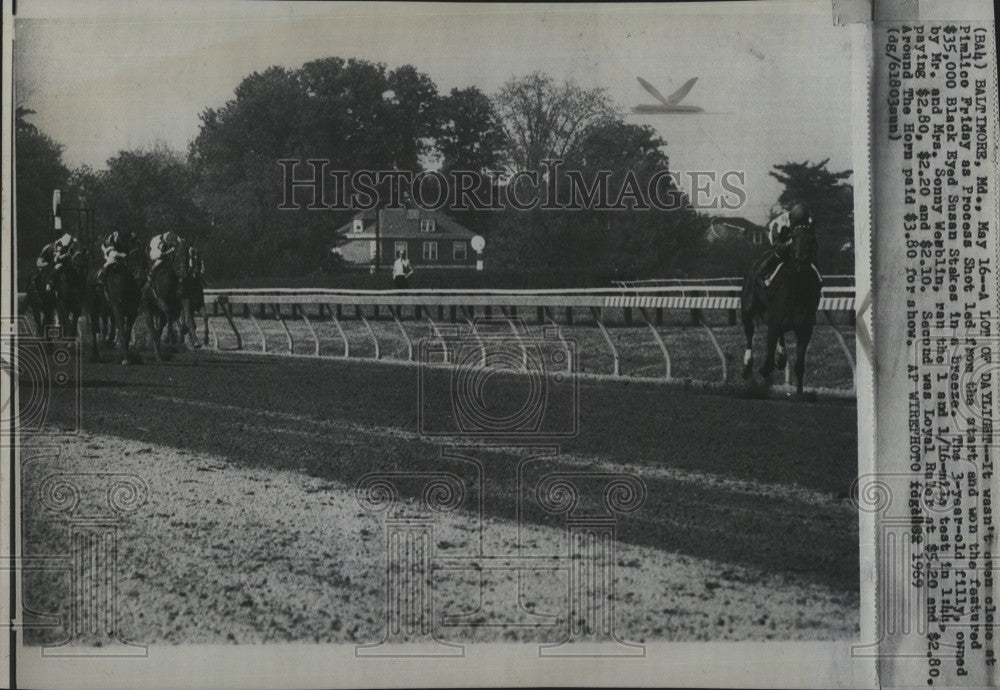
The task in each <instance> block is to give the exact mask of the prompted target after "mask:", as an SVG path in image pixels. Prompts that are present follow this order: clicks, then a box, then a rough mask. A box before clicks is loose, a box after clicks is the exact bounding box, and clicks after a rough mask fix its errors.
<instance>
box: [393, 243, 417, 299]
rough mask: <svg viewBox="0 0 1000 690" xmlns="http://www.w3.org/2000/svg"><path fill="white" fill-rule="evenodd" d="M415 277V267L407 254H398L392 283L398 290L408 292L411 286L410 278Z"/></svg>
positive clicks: (400, 252) (401, 252) (394, 264)
mask: <svg viewBox="0 0 1000 690" xmlns="http://www.w3.org/2000/svg"><path fill="white" fill-rule="evenodd" d="M412 275H413V266H411V265H410V262H409V260H408V259H407V258H406V252H403V251H399V252H396V261H395V263H393V265H392V283H393V287H395V289H397V290H406V289H407V288H408V287H409V286H410V276H412Z"/></svg>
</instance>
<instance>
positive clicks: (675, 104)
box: [632, 77, 705, 114]
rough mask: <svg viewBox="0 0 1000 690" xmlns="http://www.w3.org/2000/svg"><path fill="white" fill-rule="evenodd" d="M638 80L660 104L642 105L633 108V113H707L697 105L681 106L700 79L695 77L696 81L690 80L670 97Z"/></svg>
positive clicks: (643, 80) (641, 79) (646, 82)
mask: <svg viewBox="0 0 1000 690" xmlns="http://www.w3.org/2000/svg"><path fill="white" fill-rule="evenodd" d="M636 79H638V80H639V83H640V84H642V88H644V89H646V91H648V92H649V93H650V94H651V95H652V96H653V98H655V99H656V100H658V101H659V102H660V104H649V103H642V104H639V105H637V106H634V107H633V108H632V112H633V113H647V114H649V113H653V114H655V113H665V114H672V113H702V112H705V111H704V110H703V109H702V108H699V107H698V106H696V105H680V102H681V101H682V100H684V97H685V96H687V95H688V92H689V91H690V90H691V89H692V88H694V84H695V82H696V81H698V77H695V78H694V79H688V80H687V81H686V82H684V85H683V86H681V88H679V89H677V90H676V91H674V92H673V93H672V94H670V95H669V96H664V95H663V94H662V93H660V92H659V91H658V90H657V88H656V87H655V86H653V85H652V84H650V83H649V82H648V81H646V80H645V79H643V78H642V77H636Z"/></svg>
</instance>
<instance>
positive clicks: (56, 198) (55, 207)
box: [52, 189, 62, 230]
mask: <svg viewBox="0 0 1000 690" xmlns="http://www.w3.org/2000/svg"><path fill="white" fill-rule="evenodd" d="M61 203H62V192H60V191H59V190H58V189H54V190H52V219H53V220H52V227H54V228H55V229H56V230H62V218H60V216H59V207H60V204H61Z"/></svg>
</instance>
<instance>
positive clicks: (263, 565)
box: [3, 0, 971, 687]
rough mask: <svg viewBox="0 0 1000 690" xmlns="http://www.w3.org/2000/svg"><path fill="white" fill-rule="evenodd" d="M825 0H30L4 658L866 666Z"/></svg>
mask: <svg viewBox="0 0 1000 690" xmlns="http://www.w3.org/2000/svg"><path fill="white" fill-rule="evenodd" d="M862 4H864V3H862ZM846 5H850V3H839V2H830V1H827V0H824V1H819V0H816V1H812V0H810V1H792V2H762V3H755V2H753V3H708V2H698V3H663V4H656V3H648V4H637V5H603V4H562V5H545V4H527V5H514V4H496V5H493V4H473V3H440V4H439V3H385V4H382V3H325V2H229V1H220V2H205V3H194V2H179V3H176V4H174V3H154V2H151V1H146V0H143V1H141V2H116V1H101V2H89V1H87V2H58V1H55V0H48V1H43V0H39V1H38V2H32V1H30V0H21V1H19V2H17V3H16V4H15V5H14V6H13V8H8V9H11V10H12V12H11V18H12V20H13V23H12V25H10V26H8V27H5V31H9V32H11V33H12V34H13V36H12V38H11V39H10V42H9V49H10V53H11V55H10V57H11V61H10V76H11V79H10V81H9V82H7V83H5V90H6V91H7V92H8V93H7V94H5V99H6V98H9V99H10V103H9V105H10V112H9V113H8V118H9V119H10V120H11V128H12V132H11V136H10V143H11V144H12V146H13V150H12V153H11V154H10V157H11V159H12V160H11V162H12V172H11V175H12V177H11V180H10V182H11V187H10V196H9V200H10V205H9V206H7V208H8V209H9V211H10V213H9V219H8V221H9V225H7V226H5V232H6V231H7V229H9V230H10V235H9V236H8V237H5V241H4V268H5V270H6V271H8V276H7V277H5V280H7V278H8V277H9V288H10V290H11V292H10V293H9V294H8V293H5V306H4V309H5V312H4V313H5V314H6V315H7V316H6V317H5V320H6V323H5V329H6V330H5V331H4V333H3V337H4V338H5V339H7V340H8V343H13V349H14V350H16V355H17V357H16V359H15V360H12V361H13V362H14V364H13V365H12V366H11V367H9V368H8V367H7V366H6V362H7V360H6V359H5V375H9V377H10V385H11V386H15V382H16V387H15V388H14V389H7V390H8V392H9V390H15V392H14V393H13V394H11V396H10V398H9V406H7V402H6V401H7V398H5V406H7V407H9V409H5V415H8V417H9V419H10V420H12V424H13V431H11V430H10V429H11V427H7V431H6V432H5V436H4V439H3V443H4V446H5V448H6V451H7V452H8V453H9V454H10V457H11V458H13V459H12V460H10V467H11V468H12V471H13V472H14V474H15V475H16V477H17V481H16V483H15V484H14V485H13V498H12V500H13V503H12V507H11V511H12V523H11V530H10V535H9V540H10V543H12V544H13V545H14V549H15V550H14V551H11V553H12V554H16V559H15V560H16V568H14V569H8V570H9V573H8V576H9V578H10V579H9V580H8V581H7V582H8V584H9V586H10V587H11V597H12V599H11V601H12V603H11V606H12V607H13V609H14V610H15V611H17V612H18V613H17V616H16V617H17V619H18V621H17V625H15V626H13V627H12V629H11V633H10V635H11V636H12V638H13V639H12V640H11V645H12V648H15V649H17V650H18V655H17V666H18V670H17V672H16V673H17V675H18V677H20V678H22V680H21V681H20V683H23V684H26V685H27V686H36V687H101V686H104V684H103V682H102V680H101V679H100V677H98V676H97V675H94V674H96V671H94V670H93V669H94V668H97V666H96V665H95V666H92V667H88V666H87V664H89V663H94V664H98V663H100V664H105V665H104V666H101V668H107V669H111V670H110V671H108V672H107V673H109V674H111V676H109V677H108V678H109V680H107V682H108V683H110V684H111V685H109V686H118V685H120V684H121V683H126V681H124V680H121V678H117V679H116V677H113V676H114V673H115V670H114V669H117V668H120V669H122V674H123V676H122V678H126V677H127V678H130V679H133V680H132V681H131V682H142V683H143V685H144V687H180V686H184V687H199V686H204V687H221V686H223V685H224V686H226V687H278V686H284V687H293V686H295V687H317V686H333V685H336V686H345V687H352V686H353V687H360V686H363V685H364V686H383V687H400V686H406V685H422V686H432V685H435V684H439V685H440V686H446V685H458V684H464V685H523V684H532V685H561V684H567V683H570V684H590V685H593V684H598V685H620V684H625V685H629V684H631V685H648V684H667V685H670V684H675V683H678V682H680V683H684V684H701V683H708V684H710V685H716V686H726V685H730V686H732V685H743V684H744V683H746V684H747V685H748V686H749V685H776V686H784V685H788V684H803V683H804V684H811V685H817V686H828V687H832V686H846V687H857V686H860V685H870V684H872V683H874V682H875V680H874V677H875V676H874V671H873V670H872V669H873V668H874V657H875V656H876V654H875V652H871V653H869V652H868V651H865V650H866V649H868V648H867V647H864V643H865V642H872V641H873V634H872V628H871V625H872V621H873V620H874V617H873V616H874V614H873V613H871V612H872V611H875V607H874V604H873V601H874V599H873V597H874V592H875V590H874V586H875V585H874V580H873V577H874V575H872V572H873V570H872V567H873V566H872V565H871V558H868V557H865V555H864V554H865V553H867V552H866V548H869V546H866V544H867V543H868V542H870V541H871V539H872V537H871V535H870V534H869V533H866V531H865V530H868V531H869V532H870V531H871V527H870V522H867V521H868V520H870V519H872V518H870V513H871V511H870V510H868V504H869V503H871V502H872V501H876V502H877V497H874V498H873V496H872V495H870V491H871V487H870V486H867V485H866V484H865V481H864V477H865V476H868V475H867V474H866V473H868V472H871V471H872V470H871V466H870V463H871V462H872V458H871V455H870V453H871V450H870V449H871V448H872V447H873V444H874V432H873V426H872V424H873V423H872V421H871V420H872V418H873V414H874V406H873V398H872V385H873V380H872V364H871V352H872V336H871V333H870V332H869V328H868V327H867V326H866V325H865V322H864V320H863V318H862V317H861V316H859V314H862V313H863V312H865V311H866V310H867V309H868V308H869V306H868V305H869V304H870V293H869V295H868V297H865V293H867V292H868V286H869V284H870V275H869V271H870V266H871V255H870V251H871V249H870V246H869V240H868V222H869V219H868V194H869V191H868V190H869V188H870V180H869V167H868V164H869V163H868V144H869V141H868V136H869V130H868V121H867V118H868V116H869V112H868V111H869V107H868V106H869V100H868V89H869V88H870V85H869V78H870V72H871V53H872V45H871V37H870V33H868V31H867V27H866V26H865V25H864V24H859V23H858V22H856V21H852V20H851V17H850V16H849V12H847V10H843V12H845V13H846V14H844V15H843V16H841V15H838V12H841V11H842V10H841V9H838V8H841V7H842V6H846ZM970 40H971V39H970ZM942 69H944V68H942ZM5 145H6V144H5ZM907 237H909V235H907ZM8 240H9V241H8ZM8 252H9V253H8ZM921 289H922V288H921ZM863 298H864V299H863ZM5 356H6V355H5ZM904 454H905V452H904ZM866 525H867V527H866ZM11 562H14V561H13V560H12V561H11ZM866 612H868V613H866ZM675 645H683V648H684V649H687V650H689V651H688V652H686V654H689V655H690V656H689V657H685V656H679V655H678V653H676V652H675V653H670V652H669V650H671V649H677V648H678V647H676V646H675ZM698 650H704V651H698ZM709 650H711V651H709ZM830 650H839V652H838V653H839V654H840V656H837V655H836V654H833V653H832V652H831V651H830ZM859 650H861V651H859ZM215 655H218V656H217V657H216V656H215ZM929 655H930V652H928V656H929ZM800 657H801V658H802V659H803V660H810V659H812V660H814V661H812V662H809V663H812V664H813V666H812V667H811V668H806V667H805V666H806V665H807V663H806V661H803V662H802V664H798V663H797V662H795V661H793V658H800ZM216 658H217V659H219V661H218V662H214V661H212V660H213V659H216ZM309 658H324V659H325V661H323V662H317V663H325V664H327V666H325V667H323V668H325V669H327V671H324V673H327V675H323V674H321V673H320V672H319V671H316V672H315V673H314V670H313V667H312V666H311V665H310V664H311V662H308V661H306V659H309ZM504 659H506V661H504ZM680 659H689V662H690V664H691V666H690V668H684V669H680V670H677V667H678V665H681V666H683V662H681V661H679V660H680ZM164 660H169V661H164ZM265 660H266V662H265ZM546 664H548V666H547V665H546ZM574 664H575V665H574ZM672 667H673V668H675V672H676V675H673V676H672V675H670V673H671V671H667V670H664V669H669V668H672ZM70 668H80V669H82V670H81V671H80V673H82V674H84V675H81V676H78V677H77V676H74V675H72V674H70V671H69V669H70ZM315 668H316V669H318V668H320V667H319V666H317V667H315ZM333 668H336V669H342V670H343V675H338V673H340V671H338V672H337V673H334V675H329V669H333ZM741 668H742V669H744V670H745V674H746V675H745V676H743V677H741V676H740V675H739V674H740V671H739V669H741ZM33 669H38V670H37V671H35V670H33ZM45 669H49V670H48V671H46V670H45ZM88 669H90V670H88ZM154 669H155V670H154ZM251 669H253V670H251ZM394 669H400V670H398V671H396V670H394ZM546 669H548V670H546ZM554 669H555V670H554ZM584 669H591V670H589V671H585V670H584ZM720 669H722V670H720ZM35 673H37V674H38V675H33V674H35ZM723 673H725V674H727V675H722V674H723ZM46 674H54V675H46ZM66 674H70V675H66ZM88 674H90V675H88ZM164 674H166V675H164ZM664 674H666V675H664ZM699 674H704V675H699ZM11 677H12V678H13V677H15V674H14V673H13V672H12V676H11ZM57 678H61V679H62V680H61V681H59V680H53V679H57ZM74 678H75V680H74ZM699 678H700V679H701V680H699ZM136 679H138V680H136Z"/></svg>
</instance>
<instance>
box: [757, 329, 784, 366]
mask: <svg viewBox="0 0 1000 690" xmlns="http://www.w3.org/2000/svg"><path fill="white" fill-rule="evenodd" d="M780 336H781V330H780V326H778V325H777V324H774V323H769V324H767V356H766V357H765V358H764V366H762V367H761V368H760V375H761V376H763V377H764V378H765V379H768V378H770V376H771V372H773V371H774V351H775V349H777V346H778V338H779V337H780Z"/></svg>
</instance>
